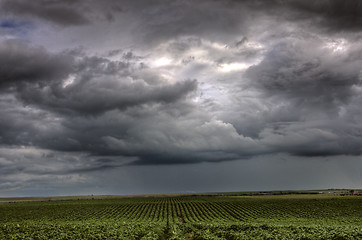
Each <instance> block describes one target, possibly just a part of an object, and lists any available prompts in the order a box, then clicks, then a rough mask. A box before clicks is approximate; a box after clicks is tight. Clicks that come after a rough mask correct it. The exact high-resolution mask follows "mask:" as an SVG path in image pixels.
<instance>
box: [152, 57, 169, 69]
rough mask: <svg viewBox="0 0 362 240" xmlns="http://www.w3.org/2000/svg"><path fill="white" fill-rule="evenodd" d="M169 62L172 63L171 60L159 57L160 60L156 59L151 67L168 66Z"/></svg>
mask: <svg viewBox="0 0 362 240" xmlns="http://www.w3.org/2000/svg"><path fill="white" fill-rule="evenodd" d="M171 62H172V60H171V59H170V58H167V57H161V58H158V59H156V60H155V61H154V62H153V64H152V65H153V66H154V67H163V66H167V65H170V64H171Z"/></svg>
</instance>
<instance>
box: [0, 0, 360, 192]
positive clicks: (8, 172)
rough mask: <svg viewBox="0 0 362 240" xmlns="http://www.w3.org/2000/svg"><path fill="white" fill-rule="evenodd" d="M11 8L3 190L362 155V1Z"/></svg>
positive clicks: (2, 127)
mask: <svg viewBox="0 0 362 240" xmlns="http://www.w3.org/2000/svg"><path fill="white" fill-rule="evenodd" d="M0 5H1V6H0V9H1V10H0V12H1V14H2V16H3V17H2V19H0V20H1V21H0V34H3V36H0V188H9V189H10V188H11V189H16V188H24V187H26V186H29V184H25V183H27V182H28V183H34V184H40V185H39V186H41V183H42V182H43V183H44V182H48V181H53V182H54V181H58V182H59V183H63V182H64V183H65V184H70V183H71V182H75V183H80V182H82V181H89V179H87V177H86V176H90V175H92V174H93V175H92V176H96V175H97V174H98V173H100V171H103V170H107V172H108V171H109V169H111V168H114V169H117V171H120V172H122V171H123V174H125V175H127V171H125V170H123V169H124V168H135V169H141V168H142V169H151V168H153V167H152V166H151V165H157V167H154V168H155V169H162V168H164V169H166V168H171V165H172V164H179V165H178V167H181V165H182V164H184V166H182V167H185V169H186V168H189V169H192V168H194V167H195V168H196V169H199V170H200V172H203V171H206V170H204V169H203V166H204V165H207V166H209V167H210V166H211V165H210V164H209V163H205V162H218V164H220V165H222V164H225V165H228V164H231V165H233V164H234V165H240V166H241V165H250V166H251V165H253V166H254V165H255V166H256V165H258V164H257V163H254V162H255V159H257V158H265V161H264V163H263V164H265V163H266V162H267V160H266V159H267V158H268V157H269V156H272V159H274V160H275V159H277V158H279V155H282V156H284V157H285V158H288V157H291V158H298V159H299V160H301V159H306V158H307V157H313V158H314V159H316V158H318V157H320V156H330V157H331V158H333V157H336V156H338V157H340V159H342V160H343V159H345V157H346V155H351V156H360V155H361V154H362V148H361V146H362V137H361V136H362V127H361V124H360V119H361V117H362V111H361V108H360V106H361V104H362V97H360V96H361V95H362V85H361V81H362V77H361V76H362V75H361V66H362V57H361V56H362V54H361V53H362V45H361V44H360V43H359V41H356V39H357V38H358V35H359V34H360V31H359V25H360V23H361V19H360V17H359V15H361V14H360V10H361V6H360V5H361V4H360V3H358V2H357V1H339V0H336V1H327V0H325V1H324V0H323V1H299V0H290V1H276V0H275V1H273V0H271V1H231V0H230V1H217V0H215V1H214V0H201V1H188V0H186V1H171V0H170V1H161V0H160V1H143V0H135V1H112V0H107V1H91V0H89V1H50V0H39V1H21V0H14V1H9V0H2V1H1V0H0ZM49 23H51V24H49ZM278 154H279V155H278ZM239 159H250V161H244V162H245V163H240V162H242V161H240V162H238V163H236V161H235V162H234V163H228V161H229V160H239ZM299 160H298V161H299ZM221 161H225V163H220V162H221ZM253 161H254V162H253ZM286 161H287V160H286ZM296 161H297V160H296ZM274 162H275V161H274ZM274 162H273V163H268V164H266V165H263V166H265V168H270V167H271V168H272V165H273V164H274ZM305 162H307V161H305ZM186 163H187V164H189V163H195V164H193V165H192V167H188V166H187V164H186ZM203 164H204V165H203ZM277 164H279V165H281V164H283V163H282V161H279V162H277ZM293 164H294V163H293ZM303 164H304V163H303ZM125 165H127V167H125ZM140 165H143V166H140ZM161 165H164V166H161ZM166 165H170V166H166ZM220 165H217V166H220ZM291 165H292V164H291ZM186 166H187V167H186ZM190 166H191V165H190ZM215 166H216V165H215ZM255 166H254V167H255ZM263 166H262V165H260V168H263ZM123 167H124V168H123ZM210 168H211V167H210ZM290 168H291V166H290ZM214 169H217V167H214ZM217 170H218V169H217ZM154 171H155V172H157V171H159V170H154ZM115 172H116V170H114V174H115ZM135 172H136V170H135ZM218 172H220V171H218ZM235 172H237V171H236V170H235ZM244 172H247V170H245V171H244ZM261 172H263V171H261ZM195 174H196V173H195ZM118 175H119V174H118ZM118 175H117V176H118ZM235 175H237V174H235ZM195 176H196V175H195ZM222 176H224V173H220V178H222ZM122 178H124V179H127V176H126V177H123V176H122ZM210 178H211V175H210ZM13 179H16V181H15V180H13ZM84 179H86V180H84ZM136 179H137V178H136ZM44 185H46V184H44ZM131 185H132V184H131ZM47 186H48V187H49V186H51V185H49V184H48V185H47ZM103 186H104V182H103ZM39 188H40V187H39ZM49 188H50V187H49Z"/></svg>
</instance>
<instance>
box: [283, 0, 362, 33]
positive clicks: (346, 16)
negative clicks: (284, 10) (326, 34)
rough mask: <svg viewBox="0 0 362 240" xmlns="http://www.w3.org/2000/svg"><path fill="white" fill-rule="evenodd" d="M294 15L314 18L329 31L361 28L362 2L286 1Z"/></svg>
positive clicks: (353, 0) (327, 0)
mask: <svg viewBox="0 0 362 240" xmlns="http://www.w3.org/2000/svg"><path fill="white" fill-rule="evenodd" d="M287 5H289V6H290V7H291V9H293V10H294V11H295V12H299V14H298V15H297V16H296V17H302V18H303V17H304V18H305V19H307V18H312V19H315V20H314V22H315V23H316V24H319V25H320V26H322V27H325V28H327V30H331V31H354V30H359V29H361V23H362V3H361V2H360V1H355V0H322V1H301V0H294V1H293V0H292V1H290V2H288V1H287Z"/></svg>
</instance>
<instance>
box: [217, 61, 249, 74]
mask: <svg viewBox="0 0 362 240" xmlns="http://www.w3.org/2000/svg"><path fill="white" fill-rule="evenodd" d="M218 67H219V70H220V71H221V72H232V71H242V70H245V69H247V68H248V67H249V65H247V64H245V63H229V64H226V63H225V64H220V65H219V66H218Z"/></svg>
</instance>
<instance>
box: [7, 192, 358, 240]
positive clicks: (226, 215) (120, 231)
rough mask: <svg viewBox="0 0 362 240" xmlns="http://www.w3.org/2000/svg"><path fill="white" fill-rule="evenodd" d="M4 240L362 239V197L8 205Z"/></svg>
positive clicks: (147, 199)
mask: <svg viewBox="0 0 362 240" xmlns="http://www.w3.org/2000/svg"><path fill="white" fill-rule="evenodd" d="M64 199H66V198H64ZM26 200H29V199H26ZM0 239H362V197H359V196H350V197H340V196H328V195H323V196H322V195H321V196H319V195H318V196H316V195H288V196H250V197H231V196H224V197H223V196H195V197H192V196H172V197H138V198H114V199H112V198H110V197H109V198H108V199H96V198H95V199H93V200H91V199H90V200H84V199H81V198H80V200H63V201H59V200H58V201H43V202H36V201H34V202H18V203H6V204H0Z"/></svg>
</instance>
